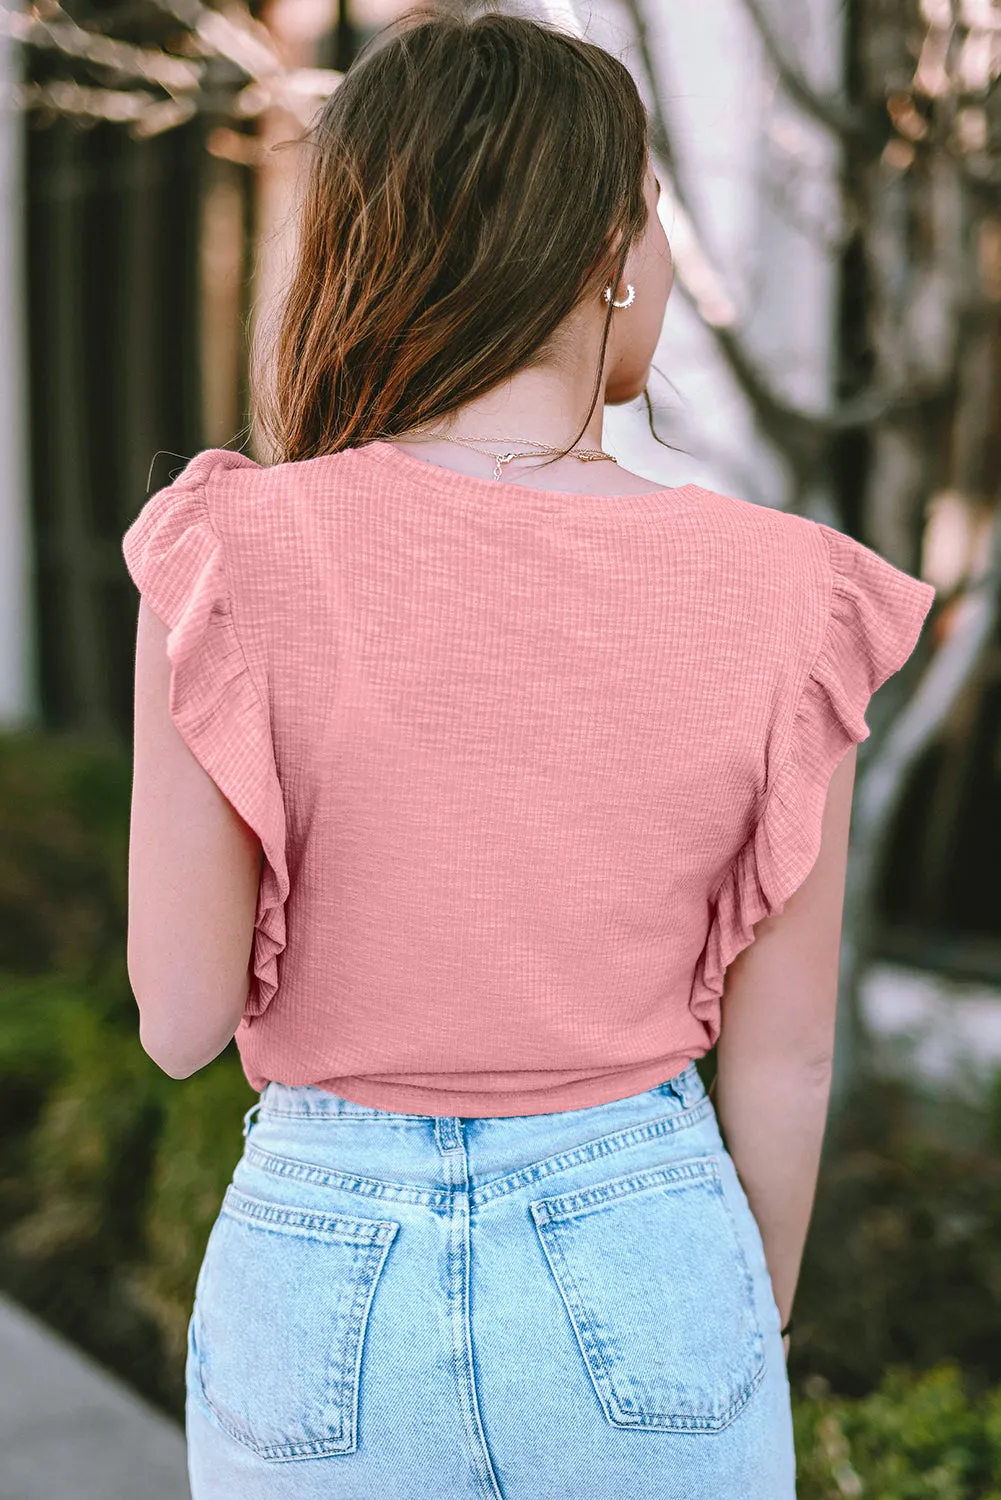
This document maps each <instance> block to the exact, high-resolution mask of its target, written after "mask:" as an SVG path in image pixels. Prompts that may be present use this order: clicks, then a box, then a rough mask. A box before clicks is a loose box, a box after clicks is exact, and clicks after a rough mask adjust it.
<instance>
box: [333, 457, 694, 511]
mask: <svg viewBox="0 0 1001 1500" xmlns="http://www.w3.org/2000/svg"><path fill="white" fill-rule="evenodd" d="M351 451H352V452H354V453H356V454H359V455H361V456H363V457H366V458H369V459H374V460H375V461H376V462H377V463H379V464H381V465H382V466H383V467H384V468H386V469H387V470H392V471H395V473H397V474H398V475H399V477H400V478H401V479H405V480H406V481H407V482H408V483H410V484H417V485H420V486H422V487H423V488H424V489H425V490H429V491H432V492H434V493H437V494H439V495H444V496H447V497H448V498H450V499H454V500H458V501H460V502H462V503H463V504H466V505H473V506H477V507H479V508H482V509H490V510H493V511H495V512H498V513H499V514H502V515H503V514H505V513H510V512H512V511H516V512H518V513H520V514H536V515H568V516H578V517H586V518H587V519H588V520H601V519H602V518H603V517H604V518H615V519H619V518H623V517H627V516H636V517H639V518H651V519H652V518H655V517H663V516H664V515H669V514H672V513H674V512H675V511H677V510H684V509H687V508H688V507H689V506H690V505H692V504H696V503H698V498H699V495H700V493H701V491H700V490H699V487H698V485H694V484H684V485H680V486H673V487H666V488H663V489H657V490H644V491H642V492H640V493H638V494H632V495H630V494H621V495H614V494H613V495H609V494H602V495H597V494H586V493H582V492H578V491H576V490H543V489H535V488H533V487H532V486H531V485H525V484H514V483H511V482H509V481H507V480H503V481H500V482H498V481H497V480H494V479H485V478H481V477H480V476H478V475H475V474H463V473H460V472H459V470H457V469H448V468H445V466H444V465H443V464H435V463H430V462H428V461H427V460H426V459H423V458H415V457H414V455H413V454H412V453H407V452H406V451H405V450H404V449H402V448H397V447H396V446H395V444H393V443H391V442H388V441H385V440H383V439H377V440H376V441H374V442H370V443H365V444H362V445H361V446H359V447H357V448H354V449H352V450H351Z"/></svg>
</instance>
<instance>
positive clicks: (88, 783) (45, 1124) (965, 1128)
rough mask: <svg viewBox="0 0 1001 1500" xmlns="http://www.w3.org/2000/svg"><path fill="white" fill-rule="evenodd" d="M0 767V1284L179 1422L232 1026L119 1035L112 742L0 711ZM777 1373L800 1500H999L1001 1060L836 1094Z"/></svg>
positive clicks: (116, 773) (122, 815) (122, 776)
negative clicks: (182, 1067)
mask: <svg viewBox="0 0 1001 1500" xmlns="http://www.w3.org/2000/svg"><path fill="white" fill-rule="evenodd" d="M0 770H2V776H3V779H4V783H5V785H6V786H7V787H9V788H16V796H11V797H6V798H5V799H3V802H2V803H0V970H2V972H0V1283H2V1285H3V1287H4V1288H5V1290H7V1291H9V1292H10V1293H11V1294H13V1295H14V1296H16V1297H17V1298H18V1299H19V1300H20V1301H22V1302H23V1303H24V1304H25V1305H26V1306H28V1307H29V1308H31V1309H32V1310H33V1311H35V1312H36V1313H37V1314H38V1315H39V1316H40V1317H42V1318H43V1319H45V1320H46V1321H48V1322H49V1323H51V1324H53V1325H54V1326H56V1327H58V1328H59V1329H60V1330H61V1331H62V1332H64V1333H66V1334H68V1335H69V1336H70V1337H72V1338H73V1339H75V1340H76V1341H77V1342H78V1343H79V1344H80V1345H81V1346H82V1347H84V1348H86V1349H88V1350H89V1351H90V1352H91V1353H92V1354H94V1355H95V1356H96V1357H97V1358H99V1359H100V1360H101V1361H102V1362H104V1363H105V1364H106V1365H108V1366H109V1367H110V1368H112V1369H114V1370H116V1371H117V1372H118V1373H119V1374H121V1375H122V1376H124V1377H125V1378H126V1379H127V1380H128V1381H130V1382H131V1383H132V1384H133V1385H134V1386H135V1387H136V1388H137V1389H139V1390H141V1391H142V1392H143V1393H144V1394H146V1395H147V1396H148V1397H149V1398H150V1399H152V1400H153V1401H155V1402H156V1403H157V1404H158V1405H159V1406H161V1407H162V1408H163V1409H165V1410H166V1411H168V1412H170V1413H171V1414H172V1415H173V1416H175V1417H177V1418H178V1419H179V1420H180V1419H181V1418H182V1416H183V1405H184V1393H183V1383H184V1354H185V1341H186V1332H187V1320H188V1316H189V1313H190V1308H191V1304H192V1299H193V1295H194V1285H195V1279H196V1276H197V1274H198V1268H199V1265H200V1263H201V1258H202V1255H203V1253H204V1249H205V1244H206V1241H207V1239H208V1234H209V1231H210V1229H211V1227H212V1223H213V1222H214V1219H215V1216H216V1214H217V1212H218V1208H219V1203H220V1201H221V1199H222V1195H223V1192H224V1190H225V1187H226V1184H227V1182H228V1181H229V1178H230V1175H231V1174H232V1171H233V1168H234V1167H235V1165H236V1162H237V1160H238V1158H239V1155H240V1152H241V1151H242V1149H243V1122H242V1117H243V1114H244V1112H245V1111H246V1110H247V1109H248V1108H249V1106H250V1105H251V1104H252V1103H253V1102H254V1101H255V1099H256V1097H257V1096H256V1095H255V1094H254V1093H253V1091H252V1090H251V1089H250V1087H249V1086H248V1084H247V1081H246V1079H245V1077H244V1075H243V1072H242V1069H241V1067H240V1064H239V1058H238V1056H237V1054H236V1050H235V1048H234V1047H233V1045H232V1044H231V1045H230V1047H229V1048H227V1049H226V1051H225V1052H224V1053H223V1054H221V1056H220V1057H219V1058H218V1059H217V1060H216V1061H215V1062H213V1063H212V1064H211V1066H210V1067H208V1068H205V1069H203V1070H201V1071H200V1072H198V1073H195V1074H193V1075H192V1076H191V1077H190V1078H187V1079H183V1080H179V1081H178V1080H174V1079H171V1078H169V1077H167V1075H166V1074H164V1073H162V1072H161V1071H160V1070H159V1069H158V1068H157V1067H156V1065H155V1064H154V1063H153V1062H152V1061H150V1059H149V1058H148V1057H147V1056H146V1054H145V1053H144V1052H143V1050H142V1047H141V1046H140V1043H139V1039H138V1032H137V1015H136V1007H135V1001H134V999H133V997H132V993H131V990H130V988H129V984H128V978H127V975H126V972H125V966H124V958H123V955H124V953H125V889H126V874H127V834H128V822H129V800H130V784H131V767H130V762H129V759H128V756H127V755H126V754H124V753H123V752H122V751H121V750H120V749H118V748H116V747H113V746H109V745H108V744H107V743H105V742H103V741H100V740H95V739H92V738H88V737H85V736H80V735H52V734H35V733H28V732H20V733H16V734H10V735H6V736H0ZM705 1076H706V1079H707V1081H708V1078H709V1074H708V1066H707V1070H706V1075H705ZM789 1371H790V1380H791V1382H792V1386H793V1390H794V1410H795V1420H796V1427H797V1443H798V1450H799V1454H800V1466H801V1471H802V1482H801V1487H800V1496H801V1500H820V1497H824V1500H828V1497H830V1500H839V1497H842V1496H845V1495H862V1494H866V1495H874V1496H879V1497H881V1500H898V1497H899V1500H920V1497H924V1496H928V1497H929V1500H931V1497H936V1500H941V1497H949V1500H966V1497H970V1500H973V1497H976V1500H1001V1071H999V1072H998V1073H997V1074H996V1075H993V1076H991V1078H990V1081H989V1083H988V1084H987V1085H986V1086H984V1087H980V1088H979V1089H970V1088H954V1089H952V1090H949V1089H945V1090H941V1089H937V1090H931V1089H929V1088H928V1087H927V1086H924V1087H923V1086H921V1085H919V1084H918V1083H916V1082H914V1081H913V1080H907V1079H906V1078H905V1077H903V1076H902V1077H900V1078H892V1077H888V1078H886V1079H884V1080H883V1081H881V1082H880V1083H879V1085H878V1086H876V1087H873V1086H872V1085H867V1086H866V1088H865V1091H864V1092H863V1093H861V1094H860V1095H859V1096H858V1097H857V1098H855V1099H853V1100H851V1101H850V1106H849V1108H848V1109H847V1110H846V1111H845V1114H844V1117H843V1120H842V1123H841V1124H840V1125H839V1128H838V1130H837V1132H836V1133H832V1134H830V1135H829V1138H828V1141H827V1142H826V1144H825V1161H824V1164H823V1167H822V1171H821V1180H820V1185H819V1189H818V1196H817V1203H816V1209H815V1214H814V1219H813V1223H812V1225H811V1230H810V1236H809V1240H808V1242H807V1251H806V1256H805V1261H804V1266H803V1274H802V1278H801V1282H800V1288H799V1292H798V1294H797V1299H796V1333H795V1336H794V1338H793V1341H792V1350H791V1355H790V1364H789ZM860 1485H862V1486H864V1487H863V1488H859V1486H860Z"/></svg>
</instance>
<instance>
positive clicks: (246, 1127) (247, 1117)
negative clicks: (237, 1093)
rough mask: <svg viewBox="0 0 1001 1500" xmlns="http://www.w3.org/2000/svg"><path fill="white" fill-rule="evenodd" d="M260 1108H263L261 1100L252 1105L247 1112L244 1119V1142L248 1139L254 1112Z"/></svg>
mask: <svg viewBox="0 0 1001 1500" xmlns="http://www.w3.org/2000/svg"><path fill="white" fill-rule="evenodd" d="M260 1107H261V1100H260V1099H258V1100H257V1102H256V1103H255V1104H252V1105H251V1106H250V1108H249V1109H248V1110H247V1113H246V1114H245V1115H244V1117H243V1139H244V1140H246V1139H247V1133H248V1131H249V1130H250V1117H251V1115H252V1114H253V1113H254V1110H255V1109H260Z"/></svg>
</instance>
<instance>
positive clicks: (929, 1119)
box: [789, 1078, 1001, 1396]
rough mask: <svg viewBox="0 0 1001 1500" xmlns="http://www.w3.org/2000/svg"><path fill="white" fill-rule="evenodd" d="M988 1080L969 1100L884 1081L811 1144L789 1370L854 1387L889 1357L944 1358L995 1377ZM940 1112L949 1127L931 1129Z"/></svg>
mask: <svg viewBox="0 0 1001 1500" xmlns="http://www.w3.org/2000/svg"><path fill="white" fill-rule="evenodd" d="M998 1098H999V1085H998V1084H997V1083H995V1085H994V1086H993V1088H992V1089H991V1090H990V1091H989V1093H988V1095H987V1097H986V1099H983V1098H981V1099H979V1100H977V1101H974V1100H973V1099H970V1100H969V1101H968V1103H967V1105H966V1118H965V1119H963V1120H962V1121H961V1120H959V1118H958V1116H957V1108H956V1106H955V1104H954V1103H953V1101H950V1100H949V1099H948V1098H947V1097H946V1098H942V1099H939V1100H935V1099H934V1098H931V1097H929V1095H928V1093H927V1091H926V1090H923V1089H922V1088H921V1087H920V1086H919V1085H918V1084H916V1083H915V1082H913V1081H906V1080H904V1079H891V1078H888V1079H884V1080H881V1081H880V1082H879V1083H878V1085H875V1086H870V1087H868V1088H867V1089H865V1090H864V1091H863V1092H862V1093H861V1094H860V1095H859V1096H858V1098H857V1099H856V1100H855V1101H852V1102H851V1103H850V1104H849V1106H848V1109H847V1110H846V1112H845V1116H844V1118H843V1120H842V1122H841V1125H840V1128H839V1130H838V1135H837V1141H836V1145H835V1148H834V1149H832V1150H830V1151H829V1152H826V1153H825V1159H824V1162H823V1164H822V1169H821V1174H820V1181H819V1183H818V1187H817V1198H816V1203H815V1205H814V1212H813V1217H812V1219H811V1224H810V1232H809V1237H808V1240H807V1245H806V1251H805V1254H804V1258H803V1269H802V1273H801V1277H800V1283H799V1287H798V1289H797V1293H796V1306H795V1313H796V1336H795V1338H794V1339H793V1347H792V1350H791V1353H790V1360H789V1370H790V1378H792V1379H793V1380H794V1381H795V1380H797V1379H800V1380H801V1379H804V1378H805V1377H806V1376H807V1375H810V1374H821V1375H824V1376H825V1377H826V1378H827V1379H828V1380H829V1381H830V1383H831V1386H832V1388H833V1389H834V1390H837V1391H840V1392H842V1393H843V1394H845V1395H857V1396H862V1395H865V1394H866V1393H867V1392H868V1391H870V1390H872V1389H873V1388H874V1387H875V1386H876V1385H878V1383H879V1381H880V1380H881V1378H882V1375H883V1372H884V1371H885V1370H886V1369H888V1368H890V1367H891V1366H894V1365H905V1366H909V1367H911V1368H913V1369H919V1370H920V1369H929V1368H931V1367H932V1366H933V1365H935V1364H938V1363H939V1362H941V1361H942V1360H946V1359H954V1360H956V1361H957V1363H958V1364H959V1365H961V1366H962V1368H963V1369H964V1370H965V1371H966V1373H967V1374H968V1375H969V1376H971V1377H973V1378H974V1379H975V1380H976V1381H977V1382H978V1383H979V1384H980V1385H981V1386H988V1385H996V1384H998V1383H999V1382H1001V1139H999V1137H998V1134H997V1131H998V1120H999V1118H1001V1110H999V1109H998V1106H997V1100H998ZM943 1115H949V1116H950V1118H951V1120H952V1127H953V1128H950V1129H949V1130H948V1131H947V1130H945V1129H943V1127H942V1124H941V1120H942V1117H943Z"/></svg>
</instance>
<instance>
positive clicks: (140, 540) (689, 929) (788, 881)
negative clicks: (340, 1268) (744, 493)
mask: <svg viewBox="0 0 1001 1500" xmlns="http://www.w3.org/2000/svg"><path fill="white" fill-rule="evenodd" d="M122 549H123V553H124V558H125V562H126V565H127V567H128V570H129V573H130V575H131V577H132V579H133V581H134V583H135V584H136V586H137V588H138V589H139V590H140V592H141V593H142V594H143V595H144V596H145V598H146V600H147V602H148V604H149V606H150V607H151V608H152V610H153V611H154V613H155V614H156V615H157V616H158V617H159V618H160V619H161V620H162V621H163V622H164V624H165V625H166V626H167V627H168V631H169V633H168V637H167V651H168V655H169V657H170V664H171V674H170V713H171V716H172V718H173V721H174V723H175V724H176V726H177V728H178V730H179V731H180V733H181V735H182V736H183V738H184V740H185V741H186V743H187V745H188V746H189V748H190V749H191V751H192V753H193V754H194V756H195V757H196V759H197V760H198V762H199V763H200V764H201V765H202V767H203V768H204V769H205V771H206V772H207V773H208V775H209V776H210V777H211V778H212V779H213V781H214V782H215V783H216V785H217V786H218V787H219V788H220V790H221V791H222V792H223V794H224V795H225V796H226V798H227V799H228V800H229V802H230V803H231V804H232V806H233V807H234V808H235V809H236V811H237V813H239V815H240V816H241V818H242V819H243V820H244V821H245V822H246V823H247V824H248V825H249V826H250V828H251V829H253V831H254V832H255V833H256V834H257V836H258V838H259V839H260V842H261V846H262V849H263V855H264V859H263V865H262V873H261V879H260V887H259V892H258V899H257V908H256V918H255V927H254V935H253V953H252V955H251V957H252V965H251V968H252V973H251V983H250V988H249V993H248V996H247V1001H246V1006H245V1010H244V1014H243V1017H242V1019H241V1021H240V1024H239V1026H238V1028H237V1031H236V1038H235V1039H236V1045H237V1048H238V1050H239V1054H240V1058H241V1062H242V1065H243V1069H244V1072H245V1074H246V1077H247V1080H248V1082H249V1083H250V1085H251V1087H252V1088H253V1089H255V1090H260V1089H262V1088H263V1087H264V1085H265V1083H266V1082H268V1080H271V1079H274V1080H277V1081H279V1082H281V1083H285V1084H293V1085H296V1084H314V1085H316V1086H318V1087H319V1088H321V1089H326V1090H328V1091H332V1092H334V1093H336V1094H338V1095H340V1096H342V1097H343V1098H346V1099H349V1100H353V1101H355V1102H357V1103H360V1104H363V1105H367V1106H370V1107H374V1108H377V1109H386V1110H394V1111H402V1112H413V1113H419V1114H424V1115H458V1116H491V1115H494V1116H511V1115H524V1114H539V1113H545V1112H551V1111H561V1110H570V1109H580V1108H583V1107H586V1106H588V1105H592V1104H601V1103H605V1102H609V1101H611V1100H614V1099H620V1098H624V1097H626V1096H627V1095H630V1094H634V1093H639V1092H641V1091H643V1090H646V1089H649V1088H653V1087H654V1086H655V1085H657V1084H659V1083H661V1082H664V1081H665V1080H667V1079H669V1078H671V1077H673V1076H675V1075H676V1074H677V1073H678V1072H680V1071H681V1069H683V1068H684V1067H685V1066H686V1064H687V1063H688V1062H689V1061H691V1060H692V1059H693V1058H696V1057H700V1056H702V1055H704V1054H705V1053H706V1052H707V1051H708V1050H709V1049H710V1048H711V1047H712V1046H713V1044H714V1043H715V1041H716V1038H717V1036H718V1034H719V1029H720V1016H721V1007H720V1000H721V996H722V992H723V979H724V974H725V971H726V968H727V965H728V964H729V963H730V962H731V961H732V960H733V958H734V957H735V956H736V955H737V954H738V953H739V952H740V951H741V950H742V949H743V948H746V947H747V946H748V945H749V944H750V943H751V942H753V940H754V925H755V923H757V922H759V921H760V920H761V919H762V918H764V917H766V916H770V915H774V914H776V913H779V912H781V911H782V909H783V906H784V903H785V902H786V900H787V899H788V897H789V896H790V895H791V894H792V892H793V891H795V890H796V888H797V887H798V886H799V885H800V884H801V883H802V882H803V880H804V879H805V877H806V876H807V874H808V873H809V871H810V869H811V867H812V866H813V864H814V862H815V860H816V858H817V855H818V853H819V850H820V840H821V820H822V815H823V810H824V803H825V797H826V791H827V787H828V783H829V781H830V778H831V774H832V772H833V770H834V767H835V766H836V764H837V763H838V761H839V760H841V758H842V757H843V756H844V754H845V753H846V752H847V751H848V749H849V748H850V746H851V745H853V744H856V743H858V742H860V741H862V740H864V739H865V738H866V737H867V736H868V734H869V728H868V726H867V724H866V721H865V718H864V711H865V709H866V705H867V703H868V700H869V698H870V696H871V695H872V693H874V692H875V690H876V689H877V688H878V687H879V686H880V685H881V684H882V683H883V682H884V681H885V680H886V679H887V678H888V677H889V676H890V675H891V674H892V673H894V672H896V671H898V669H899V668H900V667H901V666H902V665H903V664H904V662H905V661H906V660H907V658H908V657H909V656H910V654H911V652H912V651H913V650H914V647H915V645H916V643H917V640H918V637H919V635H920V632H921V628H922V624H923V622H924V619H925V616H926V614H927V613H928V610H929V609H930V607H931V603H932V600H933V598H934V595H935V590H934V588H933V587H932V585H931V584H929V583H926V582H924V581H922V580H920V579H917V578H914V577H912V576H911V575H910V574H908V573H905V572H902V571H901V570H900V569H898V568H896V567H894V566H892V565H891V564H890V563H888V562H887V561H885V560H884V559H883V558H882V557H881V556H880V555H879V554H878V553H876V552H874V551H872V550H870V549H869V548H868V547H866V546H864V545H863V544H862V543H860V542H858V541H856V540H854V538H852V537H849V536H847V535H845V534H844V533H842V532H840V531H837V530H834V529H832V528H831V527H829V526H827V525H825V524H823V523H821V522H819V521H813V520H809V519H807V518H805V517H802V516H798V515H795V514H792V513H789V512H785V511H780V510H774V509H771V508H769V507H766V506H761V505H757V504H754V503H752V502H749V501H745V500H741V499H736V498H734V497H731V496H728V495H723V494H717V493H715V492H713V491H710V490H707V489H703V488H701V487H699V486H697V485H684V486H682V487H680V488H674V489H660V490H656V491H649V492H646V493H643V494H631V495H611V496H610V495H589V494H572V493H565V492H555V491H548V490H539V489H533V488H532V487H530V486H527V485H516V484H513V483H507V482H502V483H496V482H494V481H493V480H492V479H486V478H482V479H481V478H477V477H469V476H468V475H465V474H460V473H457V472H455V471H453V470H451V469H447V468H444V467H441V466H439V465H435V464H431V463H428V462H426V461H425V460H423V459H419V458H416V457H414V456H413V455H411V454H407V453H405V452H404V451H403V450H401V449H399V448H397V447H396V446H395V445H394V444H392V443H390V442H374V443H369V444H366V445H364V446H360V447H356V448H347V449H344V450H342V451H341V452H339V453H333V454H328V455H325V456H320V457H315V458H310V459H305V460H301V461H298V462H291V463H280V464H275V465H270V466H267V465H261V464H258V463H256V462H255V461H254V460H252V459H251V458H249V457H247V456H246V455H244V454H242V453H239V452H236V451H233V450H229V449H207V450H205V451H203V452H201V453H199V454H197V455H196V456H195V457H194V458H192V459H191V460H190V461H189V462H188V463H187V465H186V466H185V467H184V469H183V470H182V471H181V472H180V474H179V475H178V477H177V478H176V479H175V480H174V481H173V483H171V484H169V485H168V486H167V487H165V488H163V489H160V490H158V491H157V492H156V493H154V494H153V495H152V496H150V497H149V498H148V499H147V500H146V502H145V503H144V505H143V507H142V509H141V510H140V511H139V513H138V515H137V516H136V518H135V520H134V521H133V523H132V524H131V525H130V527H129V528H128V530H127V532H126V533H125V536H124V538H123V542H122Z"/></svg>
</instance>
